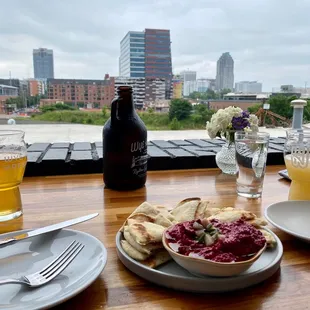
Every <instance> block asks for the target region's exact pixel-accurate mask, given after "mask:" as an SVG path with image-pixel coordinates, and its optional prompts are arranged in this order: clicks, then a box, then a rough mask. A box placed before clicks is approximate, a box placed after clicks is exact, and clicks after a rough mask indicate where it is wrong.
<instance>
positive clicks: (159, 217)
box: [154, 214, 173, 227]
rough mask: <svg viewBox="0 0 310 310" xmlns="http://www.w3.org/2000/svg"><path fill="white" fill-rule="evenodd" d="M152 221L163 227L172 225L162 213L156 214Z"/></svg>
mask: <svg viewBox="0 0 310 310" xmlns="http://www.w3.org/2000/svg"><path fill="white" fill-rule="evenodd" d="M154 223H155V224H157V225H160V226H163V227H170V226H171V225H173V223H172V222H171V221H170V220H169V219H168V218H166V217H165V216H164V215H162V214H158V215H157V216H156V218H155V222H154Z"/></svg>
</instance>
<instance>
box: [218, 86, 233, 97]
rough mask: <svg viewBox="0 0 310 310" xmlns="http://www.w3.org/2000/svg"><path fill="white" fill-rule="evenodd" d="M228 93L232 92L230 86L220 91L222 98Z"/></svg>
mask: <svg viewBox="0 0 310 310" xmlns="http://www.w3.org/2000/svg"><path fill="white" fill-rule="evenodd" d="M228 93H231V89H229V88H223V89H222V90H221V91H220V98H224V95H226V94H228Z"/></svg>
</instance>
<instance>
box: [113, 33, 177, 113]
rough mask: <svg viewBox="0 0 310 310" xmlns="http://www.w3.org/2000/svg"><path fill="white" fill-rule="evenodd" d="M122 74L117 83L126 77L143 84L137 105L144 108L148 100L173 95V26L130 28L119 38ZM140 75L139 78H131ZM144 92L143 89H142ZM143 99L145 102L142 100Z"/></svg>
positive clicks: (164, 98)
mask: <svg viewBox="0 0 310 310" xmlns="http://www.w3.org/2000/svg"><path fill="white" fill-rule="evenodd" d="M119 74H120V77H119V78H117V79H116V85H117V84H118V83H123V82H124V81H125V80H126V79H127V82H128V84H127V85H129V84H135V83H137V86H136V88H140V87H141V85H143V82H142V80H141V79H143V80H144V87H145V88H144V98H143V95H141V94H142V93H140V94H139V96H138V97H139V99H137V100H138V101H137V100H135V105H136V107H138V108H142V106H143V104H144V101H145V103H146V104H147V103H149V102H153V101H156V100H168V99H170V98H171V96H172V64H171V42H170V30H163V29H145V30H144V31H141V32H139V31H129V32H128V33H127V34H126V35H125V37H124V38H123V39H122V40H121V42H120V57H119ZM133 79H139V81H136V82H135V81H132V80H133ZM141 92H142V90H141ZM142 102H143V103H142Z"/></svg>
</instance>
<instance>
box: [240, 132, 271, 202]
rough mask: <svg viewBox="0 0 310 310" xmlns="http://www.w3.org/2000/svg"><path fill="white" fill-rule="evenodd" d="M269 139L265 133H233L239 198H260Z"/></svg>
mask: <svg viewBox="0 0 310 310" xmlns="http://www.w3.org/2000/svg"><path fill="white" fill-rule="evenodd" d="M269 138H270V135H269V134H268V133H265V132H244V131H238V132H236V133H235V146H236V161H237V165H238V168H239V169H238V176H237V193H238V195H239V196H242V197H246V198H259V197H261V196H262V191H263V182H264V176H265V171H266V161H267V153H268V145H269Z"/></svg>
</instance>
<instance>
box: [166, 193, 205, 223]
mask: <svg viewBox="0 0 310 310" xmlns="http://www.w3.org/2000/svg"><path fill="white" fill-rule="evenodd" d="M200 201H201V199H200V198H188V199H184V200H182V201H181V202H180V203H179V204H178V205H177V206H176V207H175V208H174V209H173V210H172V211H171V214H172V215H173V216H174V218H175V220H176V221H177V222H185V221H192V220H194V219H195V215H196V211H197V209H198V205H199V203H200Z"/></svg>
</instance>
